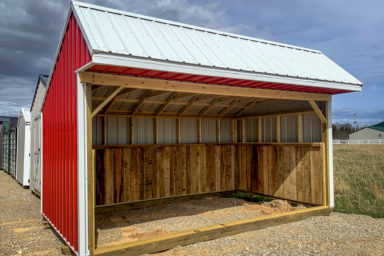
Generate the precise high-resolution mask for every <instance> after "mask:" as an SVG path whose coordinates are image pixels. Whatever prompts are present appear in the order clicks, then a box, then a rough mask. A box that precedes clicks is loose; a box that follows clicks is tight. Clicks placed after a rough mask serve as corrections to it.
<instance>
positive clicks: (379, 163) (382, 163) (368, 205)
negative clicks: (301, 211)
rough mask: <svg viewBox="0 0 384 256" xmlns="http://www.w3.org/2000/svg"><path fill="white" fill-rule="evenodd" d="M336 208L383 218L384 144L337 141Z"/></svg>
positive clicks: (335, 169)
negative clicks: (348, 143)
mask: <svg viewBox="0 0 384 256" xmlns="http://www.w3.org/2000/svg"><path fill="white" fill-rule="evenodd" d="M334 178H335V209H334V211H337V212H343V213H356V214H365V215H369V216H372V217H377V218H384V145H334Z"/></svg>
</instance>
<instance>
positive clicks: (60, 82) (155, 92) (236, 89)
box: [41, 1, 362, 255]
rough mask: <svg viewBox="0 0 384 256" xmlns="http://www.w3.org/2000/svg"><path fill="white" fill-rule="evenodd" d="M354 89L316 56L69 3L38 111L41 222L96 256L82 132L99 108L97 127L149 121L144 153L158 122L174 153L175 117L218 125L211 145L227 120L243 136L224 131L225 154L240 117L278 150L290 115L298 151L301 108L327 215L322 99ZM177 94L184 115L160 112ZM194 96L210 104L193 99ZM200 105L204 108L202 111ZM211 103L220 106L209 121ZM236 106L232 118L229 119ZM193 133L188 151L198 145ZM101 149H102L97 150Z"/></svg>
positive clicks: (236, 139) (327, 121)
mask: <svg viewBox="0 0 384 256" xmlns="http://www.w3.org/2000/svg"><path fill="white" fill-rule="evenodd" d="M102 86H107V87H108V88H112V87H116V90H113V91H112V92H110V93H109V94H106V95H105V96H103V97H98V96H97V95H95V94H93V93H92V91H95V90H98V88H100V87H102ZM361 86H362V84H361V82H360V81H358V80H357V79H356V78H354V77H353V76H352V75H350V74H349V73H348V72H346V71H345V70H343V69H342V68H341V67H339V66H338V65H337V64H335V63H334V62H332V61H331V60H330V59H328V58H327V57H326V56H325V55H324V54H323V53H321V52H319V51H316V50H311V49H306V48H301V47H296V46H291V45H285V44H280V43H276V42H270V41H265V40H260V39H256V38H250V37H244V36H239V35H235V34H229V33H224V32H220V31H214V30H209V29H205V28H199V27H194V26H189V25H186V24H180V23H176V22H170V21H166V20H160V19H156V18H152V17H146V16H141V15H137V14H132V13H128V12H122V11H118V10H112V9H108V8H103V7H100V6H95V5H90V4H85V3H80V2H75V1H72V2H71V7H70V10H69V13H68V16H67V20H66V24H65V27H64V29H63V33H62V37H61V40H60V44H59V45H58V48H57V53H56V57H55V64H54V66H53V68H52V71H51V73H50V76H49V80H48V86H47V90H46V95H45V101H44V104H43V107H42V117H43V118H42V120H43V149H42V152H43V154H42V155H43V158H42V159H43V161H42V170H43V172H42V193H41V195H42V196H41V200H42V214H43V215H44V217H45V218H46V219H47V220H48V221H49V222H50V224H51V225H52V226H53V227H54V228H55V229H56V230H57V232H58V233H59V234H60V235H61V236H62V237H63V239H64V240H65V241H66V242H67V243H68V245H69V246H70V247H71V248H72V250H73V251H74V252H76V253H77V254H78V255H88V254H90V253H91V254H99V253H100V254H101V253H104V252H106V251H100V250H99V251H98V250H95V244H94V232H95V231H94V205H95V194H94V190H95V177H94V176H95V173H94V169H93V165H94V162H92V161H94V159H93V158H92V147H93V146H95V145H97V143H96V142H94V143H92V129H94V130H95V129H96V128H95V127H96V126H95V125H92V121H95V122H97V120H96V118H97V117H98V116H99V115H100V113H101V112H100V111H102V110H103V109H105V108H108V109H107V110H106V111H104V114H103V115H104V120H106V119H105V117H106V116H108V114H111V113H114V115H115V116H119V115H120V116H121V115H123V114H122V113H127V112H128V114H126V115H125V116H126V117H128V118H130V120H131V121H130V122H131V125H133V119H134V118H136V117H137V118H149V117H150V118H151V120H152V119H153V120H155V121H154V122H155V138H154V139H153V141H154V143H150V144H159V143H158V140H159V139H158V136H159V134H158V128H157V125H158V123H157V122H158V121H157V120H158V118H160V117H167V118H170V119H171V118H176V119H177V120H178V121H177V122H178V123H177V124H178V126H177V127H178V128H177V130H178V135H177V136H176V135H175V138H176V139H177V143H176V144H180V143H181V141H182V139H180V138H181V137H182V136H183V135H180V119H182V118H183V117H184V118H192V117H193V118H196V120H200V121H199V122H198V123H199V125H201V120H202V119H204V118H211V119H215V120H218V121H217V123H218V124H219V126H216V129H217V132H216V137H217V138H218V139H217V141H216V144H217V143H220V138H221V137H220V136H221V135H220V120H221V119H223V120H224V119H225V118H226V119H228V120H232V124H233V125H234V126H233V127H237V128H238V129H239V130H240V127H242V128H241V129H243V130H242V131H241V132H238V133H236V132H235V131H237V128H236V129H233V130H232V133H231V134H232V135H230V134H229V133H228V136H227V137H228V138H233V140H232V142H233V143H234V144H233V145H235V144H236V145H238V144H241V143H247V137H246V135H245V134H246V129H248V128H246V122H245V120H247V119H251V118H256V116H255V115H254V116H251V115H250V112H247V111H250V110H252V111H254V112H255V113H256V114H257V118H259V119H258V120H259V121H258V125H259V130H258V132H259V137H258V138H259V140H258V141H257V142H258V143H262V142H264V143H265V142H268V143H282V141H281V136H282V135H281V133H280V127H284V126H280V120H281V119H280V118H281V116H283V115H285V114H287V113H288V114H292V112H294V111H296V112H294V113H295V115H296V114H297V116H298V117H297V121H295V122H297V123H298V127H299V128H297V129H298V131H297V134H296V135H295V136H296V137H295V136H294V137H295V140H296V141H295V143H298V144H297V147H299V146H300V145H301V144H300V143H302V142H303V132H304V133H306V132H307V131H306V130H305V128H304V129H303V128H302V126H303V123H302V121H301V118H302V114H305V113H306V112H303V111H301V109H300V106H304V105H303V104H301V103H298V102H304V103H305V104H306V105H305V106H304V107H303V108H305V109H304V110H305V111H308V110H310V111H312V112H313V113H312V114H313V115H314V118H318V119H316V120H318V122H319V124H320V123H321V127H320V125H319V131H321V134H320V133H319V136H320V137H321V141H320V142H321V143H322V144H321V145H320V146H321V147H323V148H324V150H325V151H324V152H325V153H324V161H325V162H324V168H325V169H324V170H326V172H324V175H325V176H324V179H323V181H322V182H323V183H322V184H323V185H324V186H325V187H324V189H323V193H324V197H323V199H322V205H323V206H324V207H328V208H329V207H333V182H332V178H333V171H332V144H330V143H329V141H330V140H331V131H332V129H331V125H332V121H331V95H334V94H339V93H346V92H352V91H360V90H361ZM127 89H129V90H128V91H127ZM133 90H136V91H137V90H146V91H145V92H144V93H143V94H142V95H141V96H139V97H138V98H137V97H136V98H135V97H127V98H126V99H121V97H120V98H118V100H121V102H131V103H132V102H133V103H136V104H135V106H134V107H133V108H132V109H129V108H127V109H124V108H120V109H115V110H113V108H114V107H113V104H115V103H116V101H115V100H116V97H117V96H119V95H122V92H124V93H130V92H132V91H133ZM149 92H150V93H149ZM162 93H163V94H164V93H168V96H169V97H168V98H165V99H155V100H152V101H148V102H150V103H151V104H152V106H155V104H161V105H160V106H157V107H156V108H157V112H156V111H155V112H153V113H152V112H148V111H147V112H145V111H141V112H140V111H139V110H140V108H141V107H142V105H143V104H145V101H146V100H148V98H150V97H155V96H159V95H161V94H162ZM182 93H183V94H188V95H186V96H190V98H189V100H188V102H176V103H177V104H179V105H181V106H184V107H182V109H180V110H178V111H176V112H177V113H176V112H175V111H173V112H172V111H168V112H167V111H164V110H166V109H167V107H169V105H171V104H176V103H175V99H176V98H177V97H180V95H179V94H182ZM196 94H198V95H203V94H204V95H205V96H207V95H208V96H212V95H213V96H215V97H216V98H214V97H213V96H212V97H211V98H209V99H208V98H204V99H202V98H199V97H196ZM183 96H185V95H183ZM230 96H231V97H232V98H229V97H230ZM233 97H237V98H233ZM206 99H208V100H212V101H209V102H205V101H204V100H206ZM265 99H276V100H282V101H291V102H290V103H289V104H288V103H284V104H279V103H278V104H279V107H280V108H281V107H282V106H288V105H289V107H287V108H286V109H280V110H271V109H272V105H270V106H269V105H268V106H269V107H268V108H269V110H268V111H269V112H268V111H267V110H266V111H265V112H264V113H261V112H257V110H256V109H254V106H255V104H259V103H260V104H267V102H265ZM196 101H200V102H199V103H198V104H197V105H199V106H205V108H204V109H203V110H200V111H197V112H196V113H193V111H192V108H191V107H192V105H193V104H195V102H196ZM220 102H222V104H221V105H220V104H218V103H220ZM226 102H227V103H226ZM148 104H149V103H148ZM215 104H218V105H217V106H221V107H222V109H219V108H218V109H217V112H216V113H215V112H214V107H215V106H216V105H215ZM225 104H227V105H225ZM236 104H239V105H238V106H237V107H238V108H239V109H237V110H236V111H234V112H233V113H232V112H231V110H233V108H234V107H235V105H236ZM300 104H301V105H300ZM275 105H276V104H275ZM217 106H216V107H217ZM265 106H267V105H265ZM307 107H308V108H307ZM266 108H267V107H266ZM111 109H112V111H111ZM188 109H191V112H190V113H189V114H188V113H187V112H188ZM275 109H278V108H276V106H275ZM298 110H300V111H301V112H300V111H298ZM124 111H125V112H124ZM210 111H211V112H210ZM252 111H251V112H252ZM273 111H275V112H273ZM279 111H280V112H279ZM282 111H284V112H285V113H282ZM163 112H164V113H165V114H164V113H163ZM272 112H273V113H274V114H275V115H276V116H277V117H276V119H274V120H276V121H273V122H274V123H273V124H274V125H275V126H276V127H277V128H276V127H275V128H276V129H275V128H270V129H271V131H273V133H274V135H273V136H272V135H271V139H270V140H267V139H263V138H264V137H265V136H264V135H263V132H262V130H265V129H264V126H263V124H262V121H263V119H261V117H260V116H261V115H264V116H266V114H267V113H268V114H269V115H270V114H271V113H272ZM185 113H187V115H185ZM231 113H232V114H231ZM247 113H248V115H245V114H247ZM252 113H253V112H252ZM111 115H112V114H111ZM92 119H93V120H92ZM100 120H101V119H100ZM295 120H296V119H295ZM238 121H239V122H238ZM151 122H152V121H151ZM271 122H272V121H271ZM104 125H105V126H106V125H107V124H104ZM199 127H200V128H199V129H200V130H199V132H200V133H199V136H197V135H196V136H195V137H196V142H195V143H196V144H201V143H202V141H201V126H199ZM266 127H269V126H266ZM261 128H263V129H261ZM287 129H288V128H287ZM311 129H312V128H311ZM267 132H269V131H266V134H267ZM295 132H296V131H295ZM93 133H94V134H95V131H93ZM104 133H105V131H104ZM223 133H224V130H222V134H223ZM275 135H276V136H275ZM104 136H108V135H104ZM131 136H132V139H131V140H130V144H134V141H135V140H134V139H133V138H134V135H133V132H132V129H131ZM138 136H139V135H138ZM156 136H157V137H156ZM230 136H232V137H230ZM255 136H256V137H257V135H255ZM263 136H264V137H263ZM287 136H288V135H287ZM311 136H312V135H311ZM222 137H223V136H222ZM125 138H126V140H127V141H128V138H127V136H126V137H125ZM94 140H97V139H94ZM136 140H137V139H136ZM286 141H288V140H286ZM248 142H251V140H249V141H248ZM253 142H254V141H253ZM311 142H312V141H311ZM139 143H140V142H139ZM207 143H208V142H207ZM103 144H104V146H108V145H107V144H108V143H105V141H104V143H103ZM110 144H111V143H110ZM136 144H137V143H136ZM143 144H144V143H143ZM290 144H293V143H292V142H290ZM273 145H275V144H273ZM276 145H277V144H276ZM90 182H91V183H90ZM96 182H97V181H96ZM90 184H91V185H90ZM265 194H267V193H265ZM281 197H282V198H287V197H286V196H281ZM155 198H156V197H155V196H154V197H153V199H155ZM295 199H296V200H297V201H300V200H298V199H297V198H295ZM159 248H160V247H159ZM164 248H165V247H164Z"/></svg>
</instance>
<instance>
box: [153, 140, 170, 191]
mask: <svg viewBox="0 0 384 256" xmlns="http://www.w3.org/2000/svg"><path fill="white" fill-rule="evenodd" d="M155 155H156V163H157V165H156V170H157V172H156V174H157V179H156V180H157V187H156V188H157V197H159V198H163V197H165V183H166V174H165V164H164V162H166V161H169V158H168V160H167V158H166V154H165V148H164V147H159V148H158V150H156V151H155ZM164 160H165V161H164Z"/></svg>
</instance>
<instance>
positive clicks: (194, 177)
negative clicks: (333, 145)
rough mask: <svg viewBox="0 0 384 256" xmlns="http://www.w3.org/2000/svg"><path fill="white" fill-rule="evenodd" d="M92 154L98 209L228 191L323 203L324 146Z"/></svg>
mask: <svg viewBox="0 0 384 256" xmlns="http://www.w3.org/2000/svg"><path fill="white" fill-rule="evenodd" d="M95 151H96V157H95V161H96V203H97V205H111V204H116V203H125V202H135V201H140V200H151V199H159V198H167V197H172V196H182V195H192V194H199V193H207V192H218V191H232V190H241V191H249V192H254V193H259V194H264V195H267V196H272V197H278V198H283V199H288V200H292V201H298V202H303V203H311V204H319V205H320V204H322V203H323V197H324V196H323V193H322V192H323V187H322V186H323V182H322V170H323V164H324V163H323V155H322V145H292V144H289V145H283V144H280V145H277V144H195V145H193V144H187V145H174V146H170V145H164V146H162V145H160V146H159V145H134V146H130V147H124V146H122V147H120V148H119V147H116V146H115V147H113V148H103V149H96V150H95Z"/></svg>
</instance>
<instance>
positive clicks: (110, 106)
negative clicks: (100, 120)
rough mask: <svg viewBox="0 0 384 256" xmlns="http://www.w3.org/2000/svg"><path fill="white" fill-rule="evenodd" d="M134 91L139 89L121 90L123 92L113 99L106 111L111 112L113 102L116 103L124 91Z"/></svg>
mask: <svg viewBox="0 0 384 256" xmlns="http://www.w3.org/2000/svg"><path fill="white" fill-rule="evenodd" d="M133 91H138V89H129V88H124V89H123V90H121V92H119V93H118V94H117V95H116V97H115V98H114V99H113V100H111V101H110V102H109V103H108V104H107V105H108V106H107V109H106V110H105V113H108V112H110V110H111V108H112V105H113V103H115V102H116V101H117V100H118V97H119V96H120V95H122V94H124V93H128V92H133Z"/></svg>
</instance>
